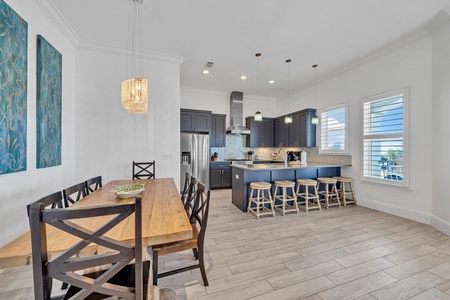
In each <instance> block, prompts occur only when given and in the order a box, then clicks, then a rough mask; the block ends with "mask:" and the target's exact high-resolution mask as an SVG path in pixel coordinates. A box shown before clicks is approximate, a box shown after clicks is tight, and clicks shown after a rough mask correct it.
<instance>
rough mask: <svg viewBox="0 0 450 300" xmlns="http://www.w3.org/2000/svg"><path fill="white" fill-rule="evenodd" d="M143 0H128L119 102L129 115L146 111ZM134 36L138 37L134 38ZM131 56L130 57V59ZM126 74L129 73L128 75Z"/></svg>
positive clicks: (146, 86) (146, 84) (146, 83)
mask: <svg viewBox="0 0 450 300" xmlns="http://www.w3.org/2000/svg"><path fill="white" fill-rule="evenodd" d="M142 3H143V0H129V5H128V37H127V58H126V71H125V74H126V78H128V79H126V80H123V81H122V89H121V94H122V96H121V102H122V107H124V108H125V109H126V110H127V111H128V113H130V114H142V113H146V112H147V111H148V79H147V78H144V77H143V73H144V72H143V71H144V40H143V39H144V37H143V36H144V35H143V26H142V19H143V18H142V16H143V12H142ZM136 34H137V35H138V37H136ZM130 56H131V57H130ZM128 72H131V74H129V73H128Z"/></svg>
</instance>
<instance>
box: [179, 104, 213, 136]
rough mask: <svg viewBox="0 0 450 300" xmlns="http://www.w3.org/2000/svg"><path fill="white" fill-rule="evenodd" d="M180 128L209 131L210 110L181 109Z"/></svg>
mask: <svg viewBox="0 0 450 300" xmlns="http://www.w3.org/2000/svg"><path fill="white" fill-rule="evenodd" d="M180 130H181V131H190V132H208V133H209V132H210V131H211V111H205V110H193V109H181V113H180Z"/></svg>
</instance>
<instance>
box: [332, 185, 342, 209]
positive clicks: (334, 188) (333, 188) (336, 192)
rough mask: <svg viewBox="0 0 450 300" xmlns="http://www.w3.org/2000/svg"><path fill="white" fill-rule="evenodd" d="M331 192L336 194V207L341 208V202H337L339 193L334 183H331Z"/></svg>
mask: <svg viewBox="0 0 450 300" xmlns="http://www.w3.org/2000/svg"><path fill="white" fill-rule="evenodd" d="M331 192H332V193H334V194H336V200H337V203H338V207H341V201H339V192H338V190H337V186H336V183H333V185H332V186H331Z"/></svg>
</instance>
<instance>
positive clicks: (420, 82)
mask: <svg viewBox="0 0 450 300" xmlns="http://www.w3.org/2000/svg"><path fill="white" fill-rule="evenodd" d="M431 46H432V42H431V37H426V38H423V39H420V40H419V41H416V42H413V43H412V44H410V45H407V46H405V47H402V48H400V49H397V50H394V51H391V52H390V53H387V54H386V55H384V56H382V57H379V58H377V59H373V60H370V61H368V62H366V63H364V64H361V65H360V66H358V67H355V68H353V69H350V70H348V71H346V72H344V73H341V74H338V75H336V76H334V77H331V78H328V79H326V80H324V81H323V82H318V83H317V108H318V110H319V111H320V109H321V108H326V107H330V106H333V105H336V104H340V103H344V102H348V103H349V124H350V133H349V138H350V151H351V155H352V167H344V168H343V169H342V172H343V175H345V176H350V177H352V178H354V185H355V189H356V193H357V197H358V201H359V203H360V204H361V205H363V206H367V207H371V208H374V209H378V210H381V211H385V212H389V213H393V214H397V215H400V216H404V217H407V218H410V219H413V220H417V221H420V222H425V223H428V224H429V223H430V222H431V207H432V197H431V195H432V188H431V186H432V185H431V184H432V179H431V162H432V161H431V156H430V148H431V132H432V131H431V67H432V65H431ZM319 65H320V64H319ZM405 86H409V87H410V96H411V97H410V127H409V128H410V148H409V150H410V161H411V174H410V175H411V181H410V183H411V189H410V190H407V189H401V188H394V187H388V186H385V185H376V184H371V183H366V182H361V181H360V172H361V169H362V162H361V160H362V152H361V151H362V147H361V127H362V125H361V123H362V121H361V112H360V109H361V108H360V107H361V100H362V99H364V98H366V97H368V96H372V95H376V94H379V93H383V92H387V91H391V90H395V89H398V88H402V87H405ZM313 89H314V87H310V88H309V89H307V90H304V91H302V92H300V93H298V94H295V95H292V96H291V97H290V106H291V108H294V109H291V111H294V110H298V109H302V108H307V107H314V90H313ZM293 100H294V101H293ZM283 103H284V104H283ZM279 104H281V106H278V107H279V108H284V109H285V107H286V99H284V100H282V101H280V102H279ZM279 112H281V113H286V112H287V111H282V110H280V109H279Z"/></svg>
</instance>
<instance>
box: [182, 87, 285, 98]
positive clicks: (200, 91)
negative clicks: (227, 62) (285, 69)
mask: <svg viewBox="0 0 450 300" xmlns="http://www.w3.org/2000/svg"><path fill="white" fill-rule="evenodd" d="M180 91H181V92H187V93H196V94H206V95H214V96H223V97H230V95H231V92H224V91H215V90H205V89H198V88H191V87H187V86H182V87H181V88H180ZM244 97H245V98H246V99H251V100H260V101H269V102H276V101H277V99H276V98H272V97H265V96H255V95H251V94H246V93H244Z"/></svg>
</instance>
